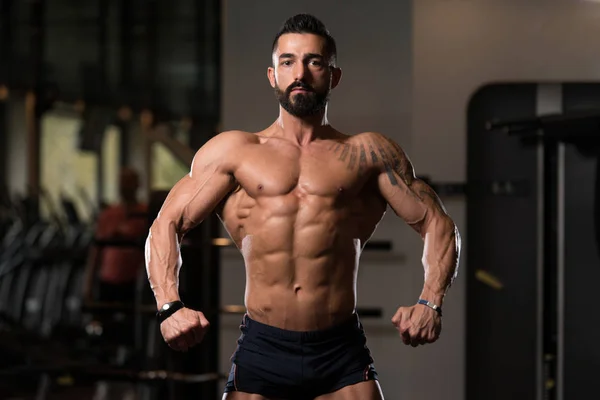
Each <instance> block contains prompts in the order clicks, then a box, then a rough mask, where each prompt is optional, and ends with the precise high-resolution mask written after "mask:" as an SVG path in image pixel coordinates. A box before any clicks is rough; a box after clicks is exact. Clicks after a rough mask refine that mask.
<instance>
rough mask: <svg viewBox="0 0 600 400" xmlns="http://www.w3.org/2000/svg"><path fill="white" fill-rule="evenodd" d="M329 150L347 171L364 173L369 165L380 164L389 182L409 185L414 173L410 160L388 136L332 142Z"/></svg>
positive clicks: (397, 184)
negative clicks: (344, 165) (352, 142)
mask: <svg viewBox="0 0 600 400" xmlns="http://www.w3.org/2000/svg"><path fill="white" fill-rule="evenodd" d="M329 151H331V152H333V154H334V155H335V156H336V158H337V160H338V161H341V162H343V163H344V164H346V169H348V170H349V171H355V170H356V171H357V172H358V173H359V174H362V173H364V172H365V171H366V170H367V169H368V168H369V166H376V165H380V166H382V167H383V169H384V170H385V171H386V174H387V176H388V179H389V180H390V183H391V184H392V185H394V186H399V185H400V181H399V180H401V181H402V182H403V183H404V184H405V185H407V186H410V185H411V183H412V181H413V180H414V173H413V170H412V166H411V164H410V161H409V160H408V158H407V157H406V154H405V153H404V152H403V151H402V148H401V147H400V146H399V145H398V144H396V143H394V142H393V141H392V140H390V139H388V138H384V139H383V140H374V139H370V140H369V139H363V140H362V141H361V142H360V143H358V144H351V143H339V142H338V143H332V144H331V146H329Z"/></svg>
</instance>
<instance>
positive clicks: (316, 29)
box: [271, 14, 337, 66]
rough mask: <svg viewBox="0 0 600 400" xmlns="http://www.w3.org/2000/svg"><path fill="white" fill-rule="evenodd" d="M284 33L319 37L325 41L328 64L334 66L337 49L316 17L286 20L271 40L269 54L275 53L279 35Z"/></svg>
mask: <svg viewBox="0 0 600 400" xmlns="http://www.w3.org/2000/svg"><path fill="white" fill-rule="evenodd" d="M286 33H312V34H313V35H317V36H321V37H322V38H324V39H325V50H326V51H327V55H328V56H329V62H330V63H331V65H333V66H335V65H336V62H337V47H336V45H335V39H334V38H333V37H332V36H331V34H330V33H329V30H328V29H327V28H326V27H325V24H324V23H323V22H321V21H320V20H319V19H318V18H317V17H315V16H313V15H310V14H297V15H294V16H293V17H290V18H288V19H287V20H286V21H285V22H284V23H283V25H282V26H281V29H280V30H279V32H278V33H277V35H276V36H275V39H274V40H273V47H272V48H271V52H273V51H275V47H277V41H278V40H279V37H280V36H281V35H285V34H286Z"/></svg>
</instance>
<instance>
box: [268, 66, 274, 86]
mask: <svg viewBox="0 0 600 400" xmlns="http://www.w3.org/2000/svg"><path fill="white" fill-rule="evenodd" d="M267 78H269V83H270V84H271V87H272V88H273V89H275V68H273V67H269V68H267Z"/></svg>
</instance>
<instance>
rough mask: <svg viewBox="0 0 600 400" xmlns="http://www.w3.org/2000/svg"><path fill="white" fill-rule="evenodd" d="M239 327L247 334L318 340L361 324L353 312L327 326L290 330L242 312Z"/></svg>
mask: <svg viewBox="0 0 600 400" xmlns="http://www.w3.org/2000/svg"><path fill="white" fill-rule="evenodd" d="M240 328H241V330H242V332H244V333H245V334H247V335H249V336H252V335H255V334H258V335H267V336H271V337H276V338H278V339H282V340H287V341H293V342H319V341H323V340H327V339H334V338H338V337H340V336H345V335H348V333H350V332H355V331H359V330H362V325H361V323H360V320H359V318H358V315H357V314H356V313H353V314H352V315H351V316H350V317H349V318H348V319H347V320H346V321H343V322H341V323H339V324H337V325H334V326H331V327H329V328H325V329H319V330H314V331H291V330H286V329H281V328H277V327H275V326H271V325H267V324H263V323H261V322H258V321H255V320H253V319H252V318H250V317H249V316H248V314H244V317H243V318H242V326H241V327H240Z"/></svg>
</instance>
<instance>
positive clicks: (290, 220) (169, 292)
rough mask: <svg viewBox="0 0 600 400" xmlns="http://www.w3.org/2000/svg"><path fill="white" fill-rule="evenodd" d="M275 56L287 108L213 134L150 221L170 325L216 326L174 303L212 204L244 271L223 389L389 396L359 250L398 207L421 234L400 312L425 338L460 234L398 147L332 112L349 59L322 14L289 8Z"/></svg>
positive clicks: (433, 325)
mask: <svg viewBox="0 0 600 400" xmlns="http://www.w3.org/2000/svg"><path fill="white" fill-rule="evenodd" d="M272 60H273V65H272V66H271V67H269V68H268V72H267V74H268V78H269V82H270V84H271V86H272V87H273V89H274V90H275V94H276V97H277V99H278V101H279V104H280V113H279V117H278V118H277V120H276V121H275V122H273V124H272V125H271V126H269V127H268V128H267V129H265V130H263V131H261V132H258V133H247V132H241V131H229V132H223V133H220V134H218V135H217V136H215V137H214V138H213V139H211V140H210V141H209V142H207V143H206V144H205V145H204V146H203V147H202V148H201V149H200V150H199V151H198V152H197V154H196V156H195V158H194V162H193V165H192V167H191V171H190V173H189V175H187V176H185V177H184V178H183V179H182V180H181V181H180V182H178V183H177V184H176V185H175V186H174V187H173V189H172V190H171V192H170V193H169V195H168V197H167V199H166V201H165V203H164V205H163V208H162V210H161V212H160V214H159V216H158V218H157V219H156V220H155V221H154V223H153V225H152V227H151V230H150V235H149V236H148V239H147V246H146V257H147V269H148V275H149V280H150V283H151V286H152V289H153V291H154V294H155V297H156V302H157V306H158V308H159V310H161V311H160V312H159V317H160V321H161V332H162V335H163V337H164V339H165V341H166V342H167V343H168V344H169V346H171V347H172V348H173V349H175V350H179V351H186V350H187V349H188V348H189V347H191V346H194V345H195V344H197V343H199V342H200V341H201V340H202V338H203V336H204V333H205V332H206V330H207V329H208V326H209V321H207V320H206V318H205V316H204V315H203V314H202V312H200V311H196V310H191V309H188V308H185V306H183V304H182V303H181V302H178V301H179V300H180V298H179V294H178V289H177V288H178V271H179V268H180V265H181V259H180V253H179V243H180V242H181V239H182V237H183V235H185V233H186V232H188V231H189V230H190V229H191V228H192V227H194V226H196V225H197V224H199V223H201V222H202V220H204V218H206V217H207V216H208V215H209V214H210V213H211V212H213V211H215V212H217V213H218V215H219V217H220V218H221V220H222V222H223V224H224V226H225V228H226V229H227V231H228V232H229V234H230V236H231V238H232V240H233V241H234V242H235V244H236V245H237V246H238V248H239V249H240V251H241V253H242V255H243V257H244V260H245V265H246V277H247V281H246V293H245V305H246V308H247V314H246V315H245V316H244V317H243V320H242V324H241V327H240V329H241V331H242V334H241V336H240V338H239V339H238V347H237V350H236V352H235V353H234V355H233V357H232V361H233V363H232V368H231V373H230V377H229V381H228V382H227V385H226V387H225V394H224V397H223V398H224V399H228V400H259V399H267V400H275V399H298V400H300V399H302V400H307V399H315V400H343V399H350V400H377V399H383V394H382V391H381V388H380V386H379V383H378V381H377V373H376V371H375V368H374V366H373V359H372V358H371V355H370V353H369V350H368V348H367V346H366V339H365V335H364V331H363V329H362V325H361V324H360V321H359V319H358V317H357V315H356V313H355V308H356V279H357V271H358V261H359V258H360V254H361V251H362V249H363V248H364V245H365V243H366V242H367V240H368V239H369V238H370V237H371V235H372V234H373V232H374V230H375V228H376V226H377V224H378V223H379V221H380V220H381V219H382V217H383V215H384V213H385V211H386V208H387V207H388V206H389V207H391V209H392V210H393V211H394V213H395V214H396V215H397V216H398V217H400V218H402V219H403V220H404V221H406V223H407V224H409V225H410V226H411V227H412V228H414V230H415V231H416V232H417V233H418V234H420V235H421V237H422V238H423V241H424V255H423V264H424V269H425V282H424V288H423V291H422V293H421V296H420V299H421V300H422V303H425V304H421V303H419V302H415V305H413V306H411V307H400V308H399V309H398V311H397V312H396V314H395V315H394V317H393V318H392V323H393V324H394V325H395V326H396V328H397V329H398V330H399V332H400V336H401V337H402V340H403V342H404V343H405V344H407V345H412V346H417V345H422V344H425V343H432V342H434V341H435V340H437V338H438V336H439V334H440V330H441V308H440V307H441V306H442V302H443V299H444V296H445V294H446V291H447V289H448V288H449V286H450V285H451V283H452V281H453V279H454V277H455V276H456V271H457V265H458V258H459V250H460V236H459V234H458V231H457V228H456V226H455V224H454V223H453V221H452V220H451V219H450V217H449V216H448V215H447V213H446V212H445V210H444V207H443V206H442V204H441V203H440V201H439V199H438V197H437V196H436V194H435V193H434V191H433V190H432V189H431V188H430V187H428V186H427V185H426V184H425V183H424V182H422V181H421V180H419V179H417V178H416V177H415V175H414V171H413V167H412V165H411V163H410V160H409V159H408V157H407V156H406V154H405V153H404V152H403V150H402V149H401V147H400V146H398V145H397V144H396V143H394V142H393V141H392V140H390V139H389V138H387V137H386V136H384V135H383V134H380V133H375V132H366V133H361V134H356V135H353V136H350V135H346V134H343V133H341V132H338V131H337V130H335V129H334V128H333V127H332V126H331V125H330V124H329V123H328V121H327V116H326V110H327V103H328V98H329V93H330V91H331V90H332V89H334V88H335V87H336V86H337V85H338V83H339V82H340V78H341V70H340V68H338V67H337V65H336V46H335V41H334V40H333V38H332V37H331V36H330V35H329V33H328V31H327V30H326V28H325V27H324V25H323V24H322V23H321V22H320V21H319V20H318V19H316V18H314V17H312V16H310V15H305V14H304V15H297V16H294V17H292V18H290V19H289V20H287V21H286V23H285V24H284V26H283V27H282V29H281V31H280V32H279V34H278V35H277V36H276V38H275V41H274V43H273V53H272ZM415 300H417V299H415ZM165 305H166V306H165Z"/></svg>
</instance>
